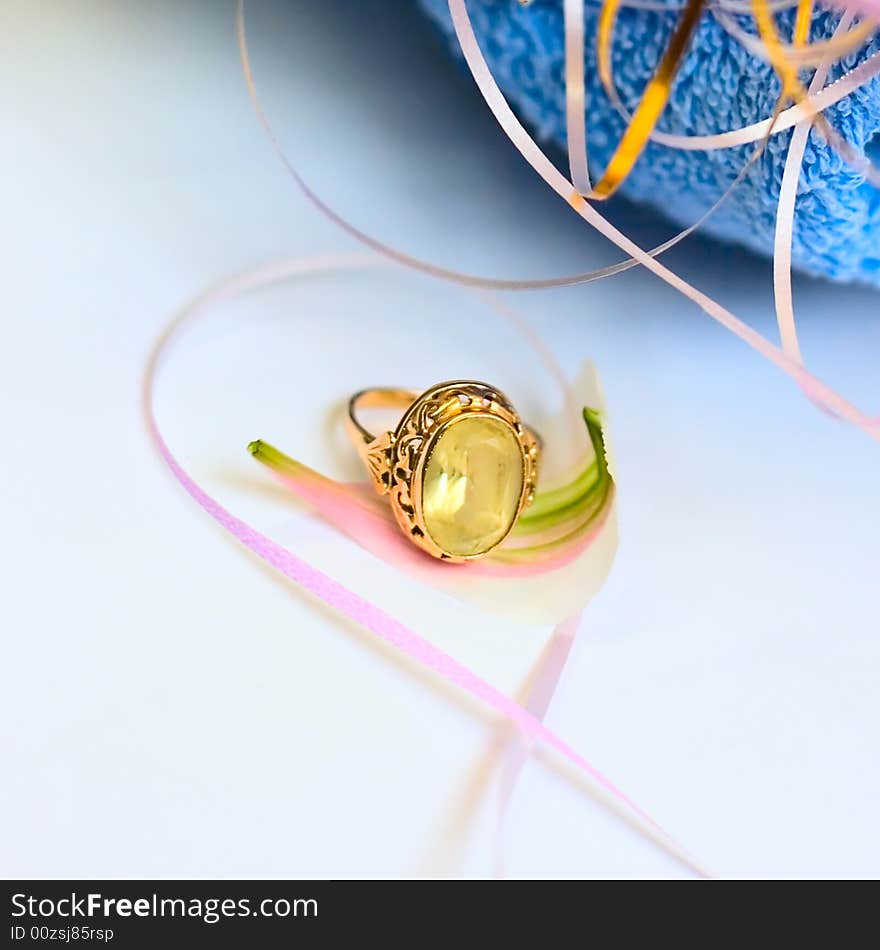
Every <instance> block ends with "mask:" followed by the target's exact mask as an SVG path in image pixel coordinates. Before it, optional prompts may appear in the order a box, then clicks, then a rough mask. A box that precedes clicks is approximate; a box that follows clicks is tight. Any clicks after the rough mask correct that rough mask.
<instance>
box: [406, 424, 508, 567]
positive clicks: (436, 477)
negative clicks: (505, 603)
mask: <svg viewBox="0 0 880 950" xmlns="http://www.w3.org/2000/svg"><path fill="white" fill-rule="evenodd" d="M522 489H523V456H522V449H521V447H520V444H519V441H518V439H517V437H516V434H515V433H514V431H513V429H512V428H511V427H510V426H509V425H507V423H505V422H502V421H501V420H500V419H496V418H494V417H492V416H480V415H464V416H461V417H460V418H458V419H456V420H455V421H454V422H452V423H451V424H450V425H449V426H447V428H446V429H444V430H443V431H442V432H441V434H440V435H439V436H438V438H437V440H436V442H435V443H434V445H433V447H432V449H431V454H430V455H429V457H428V461H427V464H426V465H425V469H424V473H423V475H422V514H423V516H424V519H425V527H426V529H427V531H428V534H429V535H430V536H431V539H432V540H433V541H434V543H435V544H437V545H438V546H439V547H440V548H442V549H443V550H444V551H445V552H446V553H447V554H451V555H454V556H455V557H472V556H474V555H477V554H484V553H485V552H486V551H489V550H490V549H491V548H493V547H495V545H496V544H498V543H499V542H500V541H501V540H502V539H503V538H504V536H505V535H506V534H507V532H508V531H510V528H511V526H512V525H513V522H514V520H515V519H516V514H517V510H518V508H519V500H520V496H521V495H522Z"/></svg>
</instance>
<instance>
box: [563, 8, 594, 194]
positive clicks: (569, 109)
mask: <svg viewBox="0 0 880 950" xmlns="http://www.w3.org/2000/svg"><path fill="white" fill-rule="evenodd" d="M562 16H563V22H564V24H565V138H566V142H567V144H568V167H569V170H570V172H571V180H572V184H573V185H574V186H575V188H577V190H578V191H579V192H580V193H581V194H582V195H585V196H586V195H588V194H589V193H590V191H591V190H592V185H591V184H590V168H589V158H588V152H587V123H586V121H585V115H586V105H585V96H586V92H585V83H584V4H583V0H565V2H564V4H563V7H562Z"/></svg>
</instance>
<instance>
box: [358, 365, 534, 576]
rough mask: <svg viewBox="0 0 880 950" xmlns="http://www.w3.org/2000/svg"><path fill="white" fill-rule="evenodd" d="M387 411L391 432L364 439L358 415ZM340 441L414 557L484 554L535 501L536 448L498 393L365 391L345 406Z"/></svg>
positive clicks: (467, 386)
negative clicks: (397, 413)
mask: <svg viewBox="0 0 880 950" xmlns="http://www.w3.org/2000/svg"><path fill="white" fill-rule="evenodd" d="M379 408H382V409H388V408H397V409H401V410H403V416H402V417H401V419H400V422H399V423H398V425H397V428H396V429H395V430H394V431H393V432H392V431H387V432H383V433H381V434H380V435H378V436H377V435H374V434H373V433H372V432H370V430H369V429H367V428H366V427H365V426H364V425H363V424H362V422H361V421H360V420H359V418H358V415H359V413H360V412H361V411H362V410H364V409H379ZM346 423H347V429H348V434H349V437H350V438H351V440H352V442H353V443H354V445H355V447H356V448H357V450H358V453H359V455H360V456H361V458H362V460H363V461H364V464H365V465H366V467H367V470H368V471H369V473H370V477H371V478H372V480H373V484H374V485H375V487H376V490H377V491H378V492H379V493H380V494H382V495H389V496H390V502H391V509H392V511H393V512H394V516H395V518H396V520H397V523H398V525H399V526H400V528H401V530H402V531H403V532H404V534H405V535H406V536H407V537H408V538H409V540H410V541H412V542H413V543H414V544H415V545H417V546H418V547H420V548H421V549H422V550H423V551H426V552H427V553H428V554H431V555H433V556H434V557H436V558H440V559H442V560H445V561H452V562H460V561H468V560H472V559H474V558H479V557H483V556H484V555H486V554H488V553H489V552H490V551H492V550H493V549H494V548H496V547H497V546H498V545H499V544H501V543H502V542H503V541H504V539H505V538H506V537H507V536H508V535H509V534H510V532H511V531H512V530H513V527H514V525H515V524H516V522H517V519H518V518H519V516H520V514H521V513H522V511H523V509H524V508H525V507H526V506H527V505H529V504H530V503H531V501H532V499H533V498H534V495H535V483H536V481H537V475H538V452H539V442H538V439H537V437H536V436H535V435H534V434H533V433H532V432H531V431H530V430H529V429H528V428H526V426H525V425H523V422H522V420H521V419H520V417H519V414H518V413H517V411H516V410H515V409H514V407H513V405H512V404H511V402H510V400H509V399H508V398H507V397H506V396H505V395H504V394H503V393H502V392H501V391H500V390H498V389H496V388H494V387H492V386H489V385H487V384H486V383H480V382H476V381H473V380H459V381H452V382H446V383H438V384H437V385H436V386H432V387H431V388H430V389H428V390H426V391H425V392H423V393H421V394H419V393H418V392H416V391H413V390H409V389H393V388H379V389H365V390H362V391H361V392H358V393H355V394H354V395H353V396H352V397H351V399H350V400H349V404H348V418H347V420H346Z"/></svg>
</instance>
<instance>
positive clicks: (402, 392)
mask: <svg viewBox="0 0 880 950" xmlns="http://www.w3.org/2000/svg"><path fill="white" fill-rule="evenodd" d="M419 395H420V394H419V392H418V391H417V390H415V389H395V388H393V387H379V388H376V389H362V390H361V391H360V392H357V393H355V394H354V395H353V396H352V397H351V399H349V401H348V416H347V417H346V420H345V427H346V430H347V432H348V437H349V438H350V439H351V441H352V442H353V443H354V446H355V448H356V449H357V450H358V454H359V455H360V456H361V458H362V459H363V460H364V461H366V459H367V456H368V454H369V450H370V444H371V443H373V442H375V441H376V436H375V435H374V434H373V433H372V432H370V430H369V429H367V428H365V427H364V426H363V425H362V423H361V422H360V420H359V419H358V413H359V412H361V411H362V410H363V409H400V410H401V411H403V410H405V409H408V408H409V407H410V406H411V405H412V404H413V403H414V402H415V401H416V399H418V398H419Z"/></svg>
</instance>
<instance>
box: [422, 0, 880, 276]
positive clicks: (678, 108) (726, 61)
mask: <svg viewBox="0 0 880 950" xmlns="http://www.w3.org/2000/svg"><path fill="white" fill-rule="evenodd" d="M420 2H421V3H422V5H423V6H424V7H425V9H426V10H427V12H428V13H429V14H430V15H431V16H432V17H433V18H434V19H435V20H436V21H437V22H438V23H439V25H440V26H441V27H442V29H443V30H444V31H445V32H446V33H447V34H448V36H449V39H450V42H451V43H452V45H453V48H454V49H458V43H457V41H456V39H455V34H454V33H453V31H452V24H451V22H450V19H449V8H448V5H447V0H420ZM624 2H625V0H624ZM669 3H670V9H669V10H663V9H653V10H650V9H637V8H633V7H624V8H623V9H622V10H621V12H620V15H619V17H618V21H617V27H616V30H615V39H614V49H613V66H614V75H615V79H616V84H617V87H618V89H619V91H620V96H621V99H622V101H623V102H624V104H625V105H626V107H627V108H628V109H629V110H630V111H632V109H633V108H634V107H635V105H636V104H637V102H638V100H639V98H640V96H641V93H642V91H643V89H644V87H645V84H646V82H647V81H648V79H649V78H650V76H651V74H652V73H653V71H654V68H655V67H656V64H657V63H658V61H659V59H660V57H661V55H662V53H663V50H664V49H665V46H666V43H667V41H668V39H669V37H670V35H671V32H672V30H673V28H674V26H675V23H676V21H677V18H678V15H679V13H678V11H679V9H680V2H679V0H669ZM599 6H600V4H599V0H586V2H585V21H586V22H585V29H586V36H587V42H586V44H585V45H586V49H585V64H586V66H585V68H586V103H587V116H588V122H587V143H588V148H589V152H590V171H591V174H592V175H593V176H594V177H597V176H598V175H599V174H600V173H601V171H602V169H604V167H605V165H606V164H607V162H608V160H609V158H610V157H611V153H612V151H613V149H614V146H615V145H616V143H617V142H618V140H619V138H620V136H621V134H622V132H623V129H624V121H623V119H622V118H621V116H620V115H619V114H618V113H617V111H616V110H615V109H614V107H613V106H612V104H611V102H610V101H609V99H608V97H607V95H606V94H605V92H604V90H603V89H602V88H601V85H600V83H599V78H598V75H597V70H596V44H595V32H596V21H597V18H598V12H599ZM468 10H469V12H470V15H471V19H472V21H473V25H474V30H475V32H476V35H477V38H478V40H479V41H480V45H481V47H482V49H483V53H484V55H485V56H486V59H487V61H488V63H489V66H490V68H491V70H492V72H493V75H494V76H495V79H496V81H497V82H498V85H499V86H500V87H501V89H502V91H503V92H504V94H505V95H506V96H507V97H508V100H509V101H510V103H511V105H512V106H513V107H514V108H515V109H516V110H517V111H518V113H519V114H520V116H521V118H523V120H524V121H525V122H526V123H527V124H528V125H529V126H530V127H531V128H532V130H533V132H534V134H535V135H536V136H537V137H538V139H539V140H541V141H543V142H545V143H549V142H553V143H556V144H557V145H560V146H564V145H565V139H566V132H565V81H564V31H563V16H562V0H533V2H532V3H530V4H528V5H522V4H520V3H518V2H517V0H469V2H468ZM838 21H839V15H838V14H837V13H834V12H819V13H817V15H816V16H815V17H814V22H813V26H812V34H811V39H813V40H816V39H820V38H824V37H828V36H830V35H831V34H832V32H833V31H834V29H835V27H836V25H837V23H838ZM737 22H738V23H739V25H740V26H742V27H744V28H746V29H747V30H749V31H750V32H754V30H755V27H754V22H753V21H752V20H751V19H750V18H748V17H739V18H738V20H737ZM777 22H778V24H779V28H780V32H781V34H782V35H783V36H788V37H790V36H791V30H792V25H793V22H794V11H793V10H789V11H785V12H783V13H781V14H780V15H779V16H778V18H777ZM878 49H880V36H875V37H874V38H873V40H871V41H870V42H869V43H868V44H867V45H866V46H865V47H864V48H863V49H861V50H859V51H858V52H856V53H852V54H850V55H849V56H847V57H846V58H845V59H843V60H842V61H841V62H839V63H838V64H837V65H835V67H834V69H833V70H832V72H831V74H830V80H833V79H836V78H837V77H838V76H840V75H842V74H843V73H844V72H846V71H847V70H849V69H851V68H852V67H853V66H855V65H857V64H858V63H859V62H861V61H863V60H864V59H865V58H866V57H867V56H869V55H871V54H872V53H874V52H876V51H877V50H878ZM779 88H780V86H779V82H778V79H777V78H776V76H775V74H774V72H773V70H772V68H771V67H770V66H769V65H768V64H767V63H766V62H763V61H762V60H760V59H757V58H756V57H754V56H753V55H752V54H751V53H749V52H748V51H747V50H746V49H745V48H744V47H743V46H742V44H741V43H740V42H739V41H738V40H736V39H734V38H733V37H732V36H730V35H729V34H728V33H727V32H726V31H725V30H724V29H723V27H722V26H721V24H720V23H719V22H718V20H716V18H715V17H714V15H713V14H712V11H711V9H710V10H709V11H708V12H707V13H705V14H704V15H703V20H702V23H701V25H700V26H699V27H698V30H697V32H696V34H695V36H694V40H693V42H692V44H691V47H690V50H689V52H688V54H687V56H686V58H685V60H684V62H683V63H682V65H681V69H680V71H679V74H678V76H677V78H676V82H675V85H674V88H673V92H672V97H671V100H670V102H669V105H668V106H667V108H666V111H665V112H664V114H663V116H662V118H661V120H660V125H659V128H660V129H662V130H663V131H666V132H673V133H677V134H683V135H705V134H711V133H715V132H723V131H727V130H728V129H735V128H741V127H742V126H744V125H749V124H751V123H753V122H755V121H757V120H759V119H763V118H765V117H767V116H769V115H772V113H773V110H774V107H775V105H776V101H777V98H778V95H779ZM825 114H826V116H827V117H828V119H829V120H830V122H831V123H832V125H833V126H834V128H836V129H837V131H838V132H839V133H840V134H841V135H842V136H843V137H844V138H846V139H847V140H848V141H849V142H850V143H851V144H852V145H853V146H855V148H856V149H858V150H859V151H861V152H864V153H865V154H867V155H869V156H870V157H871V158H872V159H873V161H874V163H875V165H878V166H880V77H875V78H874V79H873V80H872V81H871V82H870V83H868V84H867V85H865V86H863V87H862V88H861V89H859V90H858V91H857V92H856V93H855V94H853V95H852V96H850V97H849V98H847V99H844V100H842V101H841V102H840V103H838V104H837V105H835V106H833V107H831V108H830V109H828V110H827V111H826V113H825ZM791 134H792V133H791V131H786V132H781V133H778V134H777V135H775V136H773V137H772V139H771V140H770V141H769V143H768V144H767V148H766V150H765V152H764V154H763V156H762V157H761V159H760V160H759V161H758V162H757V163H755V164H754V165H753V166H752V168H751V169H750V170H749V172H748V173H747V177H746V179H745V180H744V181H743V182H741V183H740V184H739V185H738V186H737V188H736V189H735V190H734V192H733V193H732V194H731V195H730V196H729V197H728V199H727V200H726V201H725V202H724V204H723V205H722V206H721V208H720V209H719V210H718V211H717V212H716V213H715V214H714V215H713V216H712V217H711V218H710V220H709V222H708V223H707V224H706V225H705V226H704V231H705V232H706V233H709V234H712V235H714V236H715V237H719V238H723V239H725V240H728V241H733V242H736V243H739V244H743V245H745V246H747V247H750V248H752V249H753V250H756V251H759V252H760V253H763V254H771V253H772V249H773V233H774V227H775V223H776V204H777V200H778V197H779V186H780V182H781V180H782V171H783V167H784V164H785V156H786V152H787V150H788V143H789V141H790V139H791ZM754 147H755V146H754V145H745V146H741V147H737V148H732V149H722V150H715V151H709V152H705V151H701V152H691V151H681V150H677V149H672V148H668V147H666V146H663V145H659V144H656V143H650V144H649V145H648V147H647V148H646V150H645V152H644V153H643V155H642V156H641V158H640V159H639V161H638V164H637V165H636V167H635V168H634V169H633V171H632V174H631V175H630V177H629V178H628V179H627V180H626V182H625V183H624V185H623V187H622V189H621V191H622V193H623V194H624V195H626V196H627V197H628V198H630V199H632V200H634V201H637V202H645V203H648V204H650V205H653V206H654V207H655V208H657V209H658V210H659V211H660V212H662V213H663V214H664V215H666V216H667V217H668V218H670V219H671V220H673V221H675V222H677V223H678V224H680V225H681V226H683V227H684V226H687V225H690V224H692V223H694V222H695V221H696V220H698V219H699V218H700V216H701V215H702V214H703V213H704V212H705V211H706V210H708V209H709V208H710V207H711V206H712V205H713V203H714V202H715V201H717V200H718V198H719V197H720V196H721V195H722V194H723V193H724V191H725V190H726V189H727V188H728V187H729V186H730V184H731V183H732V182H733V181H734V180H735V179H736V177H737V175H738V174H739V173H740V172H741V170H742V168H743V165H744V164H745V162H746V161H747V159H748V157H749V155H750V154H751V153H752V151H753V150H754ZM563 162H564V159H563ZM563 167H565V166H564V165H563ZM792 252H793V262H794V266H795V267H796V268H798V269H799V270H802V271H806V272H809V273H813V274H819V275H823V276H826V277H830V278H833V279H835V280H843V281H863V282H866V283H870V284H874V285H876V286H880V189H878V188H877V187H875V186H874V185H872V184H871V183H870V182H866V181H865V178H864V175H863V174H861V173H860V172H859V171H857V170H856V169H854V168H853V167H851V166H850V165H848V164H847V162H846V161H845V160H844V159H843V158H842V157H841V156H840V155H838V154H837V153H836V152H835V151H834V150H833V149H832V148H831V147H830V146H829V145H827V144H826V143H825V141H824V140H823V139H822V138H821V136H820V135H819V134H818V133H817V132H816V131H815V130H814V131H813V132H812V133H811V134H810V139H809V143H808V145H807V150H806V153H805V155H804V163H803V169H802V172H801V179H800V186H799V191H798V199H797V205H796V217H795V231H794V243H793V248H792Z"/></svg>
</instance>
